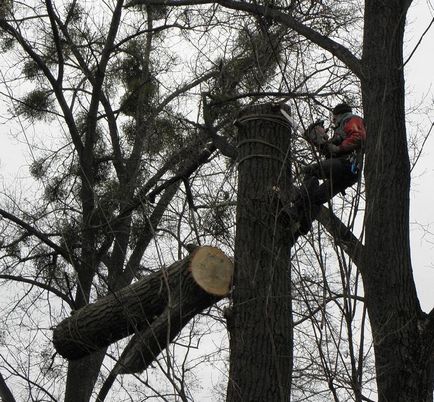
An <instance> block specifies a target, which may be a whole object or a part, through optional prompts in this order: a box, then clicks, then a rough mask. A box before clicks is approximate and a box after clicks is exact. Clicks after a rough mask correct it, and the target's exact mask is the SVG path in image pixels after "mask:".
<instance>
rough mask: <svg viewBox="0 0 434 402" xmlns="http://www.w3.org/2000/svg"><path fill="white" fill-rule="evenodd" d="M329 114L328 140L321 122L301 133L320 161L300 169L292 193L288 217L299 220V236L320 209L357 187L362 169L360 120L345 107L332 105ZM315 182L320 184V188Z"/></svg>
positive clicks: (362, 147) (343, 105)
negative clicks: (330, 133) (298, 182)
mask: <svg viewBox="0 0 434 402" xmlns="http://www.w3.org/2000/svg"><path fill="white" fill-rule="evenodd" d="M332 114H333V117H332V122H333V136H332V137H331V138H329V137H328V135H327V132H326V130H325V128H324V122H323V121H318V122H315V123H313V124H311V125H310V126H309V127H308V129H307V130H306V131H305V133H304V137H305V138H306V140H307V141H309V142H310V143H311V144H312V145H313V146H314V147H315V148H316V149H317V150H318V151H319V153H320V154H321V155H322V156H324V159H322V160H320V161H319V162H317V163H314V164H311V165H308V166H305V167H303V168H302V171H301V172H302V174H303V175H304V178H303V185H302V187H301V188H300V189H299V190H298V191H297V192H296V196H295V200H294V203H293V207H292V208H291V210H290V216H294V215H296V216H297V217H300V216H301V217H302V219H301V220H302V222H300V223H301V227H300V229H299V231H300V232H301V234H305V233H307V232H308V231H309V230H310V226H311V221H312V219H311V218H312V217H313V218H314V217H315V216H314V215H316V213H317V212H318V211H319V207H320V205H321V204H324V203H325V202H327V201H329V200H330V199H331V198H333V197H334V196H335V195H336V194H338V193H342V192H345V190H346V189H347V188H348V187H351V186H352V185H354V184H355V183H357V181H358V179H359V176H360V172H361V169H362V162H363V151H364V143H365V140H366V129H365V123H364V121H363V119H362V118H361V117H360V116H357V115H355V114H353V111H352V108H351V107H350V106H349V105H348V104H346V103H340V104H338V105H336V106H335V107H334V108H333V110H332ZM319 179H321V180H323V183H322V184H321V185H319V181H318V180H319ZM307 212H309V215H307ZM306 215H307V216H306ZM309 218H310V219H309Z"/></svg>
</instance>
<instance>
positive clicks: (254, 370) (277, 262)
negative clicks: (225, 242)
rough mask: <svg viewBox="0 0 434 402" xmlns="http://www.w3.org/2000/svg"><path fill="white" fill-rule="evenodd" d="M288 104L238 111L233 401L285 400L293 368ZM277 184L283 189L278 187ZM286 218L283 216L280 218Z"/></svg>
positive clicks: (230, 322)
mask: <svg viewBox="0 0 434 402" xmlns="http://www.w3.org/2000/svg"><path fill="white" fill-rule="evenodd" d="M281 108H284V111H285V112H286V113H289V110H288V108H287V107H284V106H282V105H275V104H264V105H256V106H251V107H248V108H246V109H245V110H243V111H241V113H240V115H239V118H238V121H237V123H238V127H239V130H238V204H237V223H236V227H237V233H236V239H235V274H234V290H233V308H232V311H231V314H230V316H229V317H228V328H229V331H230V350H231V356H230V373H229V384H228V393H227V401H230V402H234V401H253V400H254V401H264V402H265V401H285V402H288V401H289V398H290V382H291V374H292V307H291V274H290V253H289V251H290V247H291V245H292V244H293V242H294V239H293V236H292V235H291V233H290V230H288V229H287V228H285V226H284V224H283V222H281V219H280V216H282V215H283V214H281V213H280V208H281V206H280V202H279V200H278V195H279V192H281V193H283V194H285V193H287V192H288V191H289V189H290V184H291V183H290V169H289V156H290V155H289V149H290V134H291V126H290V124H289V122H288V120H287V119H286V118H285V117H284V115H283V113H282V112H281ZM276 189H277V190H278V191H276ZM282 221H283V219H282Z"/></svg>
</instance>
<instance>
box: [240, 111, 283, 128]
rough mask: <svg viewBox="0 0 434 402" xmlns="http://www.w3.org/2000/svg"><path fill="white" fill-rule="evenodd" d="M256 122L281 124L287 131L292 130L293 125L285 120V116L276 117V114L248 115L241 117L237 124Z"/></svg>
mask: <svg viewBox="0 0 434 402" xmlns="http://www.w3.org/2000/svg"><path fill="white" fill-rule="evenodd" d="M256 120H265V121H269V122H271V123H275V124H279V125H280V126H282V127H285V128H287V129H291V123H290V122H289V121H288V120H287V119H285V118H284V117H283V116H279V115H275V114H248V115H246V116H242V117H240V118H239V119H238V120H236V122H237V123H238V124H243V123H246V122H248V121H256Z"/></svg>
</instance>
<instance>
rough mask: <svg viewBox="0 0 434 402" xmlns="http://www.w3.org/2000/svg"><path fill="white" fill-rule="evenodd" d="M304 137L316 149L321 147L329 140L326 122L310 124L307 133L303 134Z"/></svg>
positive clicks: (320, 121) (318, 121) (319, 121)
mask: <svg viewBox="0 0 434 402" xmlns="http://www.w3.org/2000/svg"><path fill="white" fill-rule="evenodd" d="M303 137H304V138H305V139H306V140H307V141H309V142H310V143H311V144H313V145H315V146H316V147H320V146H322V145H323V144H325V143H326V142H327V140H328V137H327V133H326V131H325V129H324V120H317V121H316V122H314V123H312V124H310V125H309V126H308V127H307V129H306V131H305V132H304V133H303Z"/></svg>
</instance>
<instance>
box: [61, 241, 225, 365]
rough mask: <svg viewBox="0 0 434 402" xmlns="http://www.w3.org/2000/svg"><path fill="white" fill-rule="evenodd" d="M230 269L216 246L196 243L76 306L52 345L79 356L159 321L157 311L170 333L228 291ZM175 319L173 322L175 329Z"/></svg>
mask: <svg viewBox="0 0 434 402" xmlns="http://www.w3.org/2000/svg"><path fill="white" fill-rule="evenodd" d="M232 274H233V264H232V261H231V260H230V259H229V258H228V257H227V256H226V255H225V254H224V253H223V252H222V251H221V250H219V249H218V248H215V247H210V246H203V247H197V248H196V249H195V250H194V251H193V252H192V253H191V254H190V255H189V256H187V257H186V258H184V259H183V260H180V261H177V262H175V263H174V264H172V265H171V266H170V267H168V268H163V269H161V270H160V271H158V272H155V273H153V274H151V275H148V276H146V277H145V278H143V279H140V280H139V281H137V282H136V283H134V284H132V285H130V286H127V287H125V288H123V289H121V290H119V291H118V292H115V293H112V294H110V295H108V296H106V297H103V298H101V299H100V300H98V301H97V302H95V303H93V304H89V305H86V306H84V307H83V308H81V309H80V310H77V311H75V312H74V314H72V315H71V317H68V318H66V319H65V320H63V321H62V322H61V323H60V324H59V325H58V326H57V327H56V328H54V331H53V343H54V346H55V348H56V350H57V352H58V353H59V354H60V355H62V356H63V357H65V358H67V359H70V360H74V359H79V358H82V357H84V356H86V355H88V354H90V353H92V352H95V351H97V350H100V349H102V348H104V347H106V346H108V345H110V344H111V343H113V342H116V341H117V340H119V339H122V338H124V337H126V336H128V335H132V334H134V333H138V332H142V331H144V330H146V329H147V328H152V325H153V323H154V322H156V323H158V326H159V327H161V322H160V321H161V320H159V317H160V316H162V315H164V316H165V317H167V321H168V323H171V324H172V325H170V326H169V325H168V326H167V328H168V329H167V331H169V327H170V331H171V333H170V337H171V338H173V336H174V335H176V334H177V333H178V332H179V331H180V330H181V329H182V327H183V326H184V325H185V324H187V322H188V320H189V319H190V318H191V317H193V316H194V315H196V314H197V313H199V312H201V311H202V310H203V309H205V308H207V307H209V306H211V305H212V304H214V303H215V302H216V301H217V300H220V299H222V298H223V297H224V296H226V295H227V294H228V293H229V290H230V286H231V283H232ZM179 315H182V317H179ZM186 318H188V320H187V319H186ZM174 323H178V325H177V328H176V333H174V332H173V331H174V328H173V326H174ZM149 332H150V333H153V331H149ZM159 332H160V333H161V334H162V336H161V338H162V339H161V340H158V342H157V343H158V347H160V349H159V351H161V350H163V349H164V348H165V347H166V346H167V336H165V335H164V334H165V333H164V331H162V330H161V329H160V330H159ZM142 341H143V342H146V339H143V338H142ZM152 342H155V340H154V339H153V340H152ZM154 349H155V347H154ZM159 351H158V352H159ZM153 353H154V354H155V351H154V352H153ZM157 354H158V353H157ZM135 366H137V362H136V363H135ZM125 370H126V371H128V372H131V371H135V370H134V369H133V370H128V369H125Z"/></svg>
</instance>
